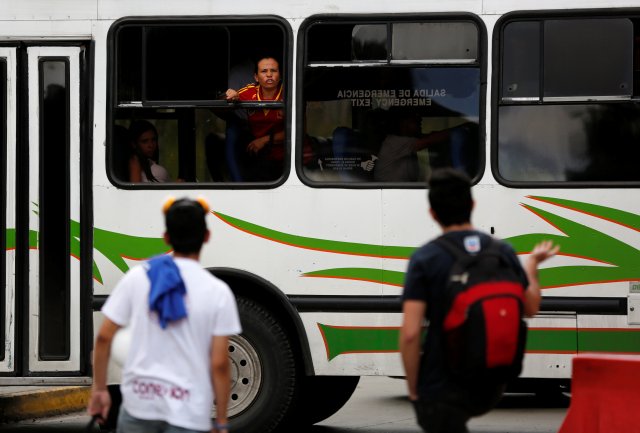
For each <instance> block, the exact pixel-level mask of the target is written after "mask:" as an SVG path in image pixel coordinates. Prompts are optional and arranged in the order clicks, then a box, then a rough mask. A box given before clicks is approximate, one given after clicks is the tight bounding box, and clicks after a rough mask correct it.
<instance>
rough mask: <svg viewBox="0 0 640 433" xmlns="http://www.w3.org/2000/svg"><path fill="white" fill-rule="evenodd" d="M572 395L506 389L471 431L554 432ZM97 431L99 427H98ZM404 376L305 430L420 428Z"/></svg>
mask: <svg viewBox="0 0 640 433" xmlns="http://www.w3.org/2000/svg"><path fill="white" fill-rule="evenodd" d="M568 403H569V400H568V398H567V399H561V400H560V401H549V400H542V399H540V398H537V397H535V396H533V395H528V394H509V395H506V396H505V397H504V398H503V400H502V402H501V403H500V405H499V406H498V407H497V408H496V409H494V410H493V411H492V412H490V413H489V414H487V415H485V416H482V417H480V418H475V419H473V420H472V421H471V423H470V424H469V428H470V431H471V433H555V432H557V431H558V429H559V428H560V425H561V424H562V420H563V419H564V416H565V414H566V411H567V406H568ZM87 422H88V417H87V416H86V415H84V414H71V415H68V416H63V417H57V418H49V419H43V420H29V421H25V422H21V423H17V424H5V425H0V431H2V432H5V433H26V432H33V433H35V432H39V433H61V432H70V433H74V432H78V433H79V432H83V431H84V428H85V426H86V424H87ZM95 431H98V429H97V428H96V430H95ZM419 431H420V430H419V428H418V426H417V425H416V423H415V419H414V416H413V412H412V409H411V405H410V404H409V402H408V400H407V399H406V393H405V383H404V381H403V380H399V379H390V378H386V377H365V378H363V379H362V380H361V381H360V384H359V385H358V388H357V389H356V391H355V393H354V395H353V397H352V398H351V400H350V401H349V402H348V403H347V404H346V405H345V406H344V407H343V408H342V409H341V410H340V411H339V412H338V413H337V414H335V415H334V416H332V417H331V418H329V419H327V420H325V421H323V422H321V423H319V424H317V425H315V426H313V427H311V428H309V429H307V431H306V432H303V433H354V432H358V433H380V432H385V433H409V432H412V433H419Z"/></svg>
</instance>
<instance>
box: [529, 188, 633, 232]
mask: <svg viewBox="0 0 640 433" xmlns="http://www.w3.org/2000/svg"><path fill="white" fill-rule="evenodd" d="M531 198H532V199H534V200H540V201H543V202H546V203H551V204H555V205H557V206H562V207H565V208H567V209H572V210H576V211H578V212H583V213H586V214H589V215H593V216H595V217H598V218H602V219H605V220H608V221H612V222H614V223H617V224H620V225H623V226H626V227H630V228H633V229H634V230H639V231H640V215H637V214H634V213H631V212H626V211H623V210H620V209H615V208H611V207H607V206H600V205H597V204H592V203H584V202H580V201H574V200H566V199H562V198H555V197H544V196H532V197H531Z"/></svg>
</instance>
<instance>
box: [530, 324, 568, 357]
mask: <svg viewBox="0 0 640 433" xmlns="http://www.w3.org/2000/svg"><path fill="white" fill-rule="evenodd" d="M526 347H527V351H529V352H560V353H562V352H573V353H575V352H577V351H578V341H577V337H576V330H575V329H570V328H569V329H536V328H530V329H529V332H527V346H526Z"/></svg>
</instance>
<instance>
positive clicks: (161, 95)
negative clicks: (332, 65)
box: [108, 18, 288, 188]
mask: <svg viewBox="0 0 640 433" xmlns="http://www.w3.org/2000/svg"><path fill="white" fill-rule="evenodd" d="M287 31H288V30H287V29H286V28H285V26H284V25H283V24H282V22H281V21H278V20H275V19H271V20H255V22H253V21H252V20H250V19H247V20H243V21H242V22H236V21H234V22H222V21H211V22H207V21H203V20H191V19H186V18H185V19H172V20H159V21H151V20H144V21H137V20H136V19H126V20H121V21H120V22H119V23H118V24H116V27H115V28H113V29H112V31H111V33H110V39H109V43H110V44H111V45H112V46H113V47H114V48H115V49H114V50H110V51H109V52H110V53H111V56H110V58H109V61H110V62H111V64H112V66H111V67H110V68H109V70H110V71H114V72H115V73H112V75H111V76H110V82H111V91H112V93H111V95H112V97H111V99H112V101H113V108H112V110H111V112H110V114H111V125H112V129H111V131H110V138H109V144H110V149H109V156H110V158H109V161H110V162H109V167H108V168H109V171H110V175H111V178H112V179H113V181H114V182H116V183H118V182H120V183H124V184H128V185H130V186H131V185H132V184H135V185H137V186H138V187H144V188H148V187H161V186H162V184H163V183H165V182H171V183H174V184H175V183H177V182H179V183H180V184H181V185H182V184H184V183H195V182H197V183H199V184H208V185H209V186H215V185H221V186H223V187H224V184H225V183H237V182H248V183H255V182H258V183H271V184H272V183H275V182H277V181H278V180H279V179H282V178H283V177H284V175H285V174H286V173H285V167H286V164H284V159H285V155H286V154H287V153H288V151H287V149H286V146H285V144H286V140H285V139H284V138H280V136H282V137H284V134H280V135H279V141H278V142H277V144H275V145H273V146H274V147H275V146H279V149H280V150H281V151H280V152H278V155H279V156H280V157H281V160H280V164H279V165H276V166H275V167H276V169H275V170H271V171H270V172H269V174H268V175H265V174H264V173H263V171H264V169H263V165H262V164H261V162H262V161H261V158H264V155H263V154H265V153H266V152H267V149H265V152H263V153H262V154H259V153H257V152H256V153H255V154H249V152H246V148H247V146H248V145H249V144H250V143H251V141H252V140H254V139H256V138H257V137H253V136H252V132H253V130H252V129H251V126H252V125H251V122H252V120H253V118H252V115H253V113H255V112H265V113H267V112H269V113H277V117H278V119H279V122H281V124H282V125H284V121H285V120H286V117H285V104H284V98H281V99H280V100H278V101H264V100H260V99H259V98H258V99H257V100H255V101H240V102H234V103H231V102H228V101H227V100H226V99H225V96H224V95H225V92H226V90H227V89H229V88H233V89H239V88H242V87H244V86H246V85H247V84H250V83H252V82H253V81H254V72H255V65H256V61H257V60H259V59H260V58H262V57H265V56H267V57H273V58H277V59H278V62H279V63H280V64H282V66H281V68H280V69H281V75H280V77H281V84H280V86H281V89H282V94H283V95H284V85H285V84H283V83H287V80H286V77H285V75H286V70H285V68H284V64H285V62H286V57H285V53H286V50H287V48H286V41H287V37H286V33H287ZM263 41H264V42H263ZM272 117H274V116H272ZM145 122H146V123H145ZM142 124H144V125H146V126H145V128H144V129H146V130H147V131H143V132H142V134H145V133H146V134H147V135H149V134H151V135H152V136H154V138H153V139H152V141H153V140H155V142H154V144H153V147H154V150H149V151H148V152H149V153H148V154H147V153H145V151H144V150H143V149H142V147H141V145H140V140H141V138H140V135H141V133H140V131H139V130H138V129H139V127H140V126H141V125H142ZM132 125H135V126H136V128H137V129H136V130H135V131H132V130H131V128H132ZM149 125H151V126H149ZM282 129H284V126H282ZM149 131H151V132H149ZM268 133H269V131H268V130H267V134H268ZM273 135H274V134H273V133H272V134H271V136H273ZM143 138H144V139H147V138H148V137H146V136H145V137H143ZM269 144H272V143H271V142H270V143H269ZM243 150H245V151H243ZM149 167H151V168H149ZM156 175H157V176H156Z"/></svg>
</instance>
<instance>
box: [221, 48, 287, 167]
mask: <svg viewBox="0 0 640 433" xmlns="http://www.w3.org/2000/svg"><path fill="white" fill-rule="evenodd" d="M253 77H254V79H255V80H256V82H255V83H252V84H249V85H247V86H245V87H243V88H242V89H240V90H237V91H236V90H233V89H228V90H227V92H226V99H227V101H230V102H232V101H247V102H261V101H282V100H283V96H284V95H283V86H282V82H281V79H280V65H279V63H278V61H277V60H276V59H274V58H273V57H263V58H262V59H260V60H258V62H257V64H256V69H255V72H254V75H253ZM247 112H248V119H249V128H250V129H251V134H252V135H253V140H251V141H250V142H249V144H248V145H247V147H246V150H247V152H248V153H249V154H250V155H253V156H255V157H256V158H255V160H254V161H255V162H256V164H252V165H254V166H255V168H254V170H257V171H259V172H260V173H258V172H255V173H253V174H255V179H256V180H275V179H277V178H278V177H280V176H281V175H282V172H283V163H284V137H285V134H284V112H283V110H282V109H276V110H274V109H262V108H250V109H248V110H247Z"/></svg>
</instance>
